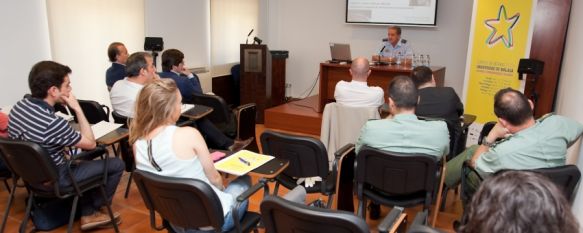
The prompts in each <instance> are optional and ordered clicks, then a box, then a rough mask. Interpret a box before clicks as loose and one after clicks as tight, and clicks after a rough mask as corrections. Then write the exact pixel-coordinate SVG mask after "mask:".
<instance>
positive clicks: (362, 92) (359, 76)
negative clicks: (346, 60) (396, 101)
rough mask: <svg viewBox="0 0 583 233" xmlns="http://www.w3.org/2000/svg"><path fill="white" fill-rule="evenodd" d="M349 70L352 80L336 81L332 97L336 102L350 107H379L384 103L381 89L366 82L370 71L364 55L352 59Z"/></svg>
mask: <svg viewBox="0 0 583 233" xmlns="http://www.w3.org/2000/svg"><path fill="white" fill-rule="evenodd" d="M349 71H350V76H352V81H350V82H346V81H340V82H338V83H336V87H335V89H334V98H335V99H336V102H337V103H340V104H343V105H346V106H351V107H380V106H381V105H382V104H384V103H385V98H384V96H385V93H384V92H383V89H382V88H380V87H369V86H368V84H367V79H368V76H369V75H370V72H371V71H370V67H369V64H368V59H366V58H364V57H358V58H356V59H354V60H353V61H352V65H351V67H350V70H349Z"/></svg>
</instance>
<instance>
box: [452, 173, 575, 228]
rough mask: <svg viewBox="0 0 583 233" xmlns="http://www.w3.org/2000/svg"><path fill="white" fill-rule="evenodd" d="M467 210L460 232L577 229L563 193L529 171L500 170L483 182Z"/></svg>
mask: <svg viewBox="0 0 583 233" xmlns="http://www.w3.org/2000/svg"><path fill="white" fill-rule="evenodd" d="M467 211H468V212H467V216H466V217H467V222H466V223H465V224H464V225H462V226H461V227H460V231H459V232H462V233H466V232H467V233H470V232H471V233H481V232H484V233H485V232H515V233H520V232H529V233H531V232H533V233H543V232H564V233H575V232H578V228H579V227H578V224H577V220H575V217H574V216H573V213H572V212H571V208H570V207H569V203H568V202H567V200H566V199H565V197H564V195H563V192H561V191H559V189H558V188H557V186H556V185H555V184H554V183H552V182H551V181H550V180H549V179H548V178H546V177H544V176H542V175H541V174H538V173H535V172H529V171H515V170H514V171H512V170H506V171H501V172H498V173H496V175H494V176H493V177H491V178H489V179H487V180H485V181H484V182H483V183H482V184H481V185H480V188H479V189H478V191H477V192H476V194H475V195H474V196H473V197H472V201H471V203H470V204H469V206H468V208H467Z"/></svg>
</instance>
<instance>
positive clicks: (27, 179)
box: [0, 139, 119, 233]
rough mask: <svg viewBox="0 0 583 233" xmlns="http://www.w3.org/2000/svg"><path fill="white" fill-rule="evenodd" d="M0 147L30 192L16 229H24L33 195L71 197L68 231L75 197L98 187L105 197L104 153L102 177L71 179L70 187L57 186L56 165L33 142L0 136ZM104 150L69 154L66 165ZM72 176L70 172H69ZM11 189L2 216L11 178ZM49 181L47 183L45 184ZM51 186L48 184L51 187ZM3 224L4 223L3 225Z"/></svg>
mask: <svg viewBox="0 0 583 233" xmlns="http://www.w3.org/2000/svg"><path fill="white" fill-rule="evenodd" d="M0 149H1V151H2V153H0V156H2V157H3V158H2V159H4V161H5V162H6V164H7V165H8V168H9V169H10V170H11V171H12V172H13V173H14V174H15V176H18V177H20V178H21V179H22V180H23V181H24V184H25V187H26V188H27V190H28V191H29V192H30V197H29V198H28V201H27V206H26V212H25V215H24V219H23V221H22V223H21V225H20V230H19V232H21V233H22V232H24V231H25V230H26V225H27V223H28V219H29V217H30V212H31V208H32V205H33V202H34V199H35V197H45V198H60V199H65V198H69V197H71V196H73V197H74V199H73V206H72V208H71V215H70V217H69V226H68V228H67V232H72V227H73V221H74V218H75V212H76V210H77V202H78V200H79V197H80V196H82V195H83V193H84V192H86V191H88V190H91V189H94V188H99V189H100V191H101V195H102V196H103V198H104V199H105V200H107V197H106V194H105V190H104V185H105V183H106V180H107V170H106V167H107V156H104V158H103V159H104V160H105V162H104V163H103V164H104V169H103V171H104V174H103V175H102V176H95V177H94V178H92V179H88V180H84V181H81V182H76V181H75V180H72V184H71V185H70V186H66V187H63V186H60V185H59V172H58V170H57V167H56V165H55V164H54V162H53V161H51V158H50V156H49V155H48V152H47V151H46V150H45V149H44V148H42V147H41V146H39V145H38V144H36V143H33V142H25V141H16V140H9V139H0ZM105 152H106V151H105V149H104V148H103V147H98V148H97V149H95V150H93V151H88V152H84V153H80V154H77V155H73V157H72V158H71V159H70V160H68V161H67V164H66V166H67V167H68V168H70V167H71V165H72V164H73V163H74V161H75V160H79V159H84V157H86V156H87V157H94V154H101V155H103V154H105ZM31 168H34V169H31ZM68 172H69V175H71V170H70V169H68ZM71 177H72V175H71ZM13 180H14V181H13V187H12V192H11V193H10V197H9V198H8V204H7V206H6V211H5V214H4V216H5V217H4V219H5V220H6V216H8V213H9V211H10V206H11V205H12V201H13V199H14V191H15V189H16V179H13ZM46 184H49V185H46ZM51 186H52V187H51ZM106 206H107V210H108V213H109V217H110V218H111V219H114V218H113V212H112V211H111V207H110V203H107V204H106ZM5 220H4V222H5ZM111 222H112V224H113V227H114V229H115V232H119V229H118V227H117V223H116V221H111ZM2 227H4V224H3V226H2Z"/></svg>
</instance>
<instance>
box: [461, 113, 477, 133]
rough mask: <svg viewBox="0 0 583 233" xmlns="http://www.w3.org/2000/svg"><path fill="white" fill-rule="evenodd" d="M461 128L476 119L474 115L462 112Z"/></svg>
mask: <svg viewBox="0 0 583 233" xmlns="http://www.w3.org/2000/svg"><path fill="white" fill-rule="evenodd" d="M461 120H462V130H465V129H467V128H468V127H470V125H472V124H473V123H474V122H475V121H476V116H475V115H472V114H464V115H463V116H462V119H461Z"/></svg>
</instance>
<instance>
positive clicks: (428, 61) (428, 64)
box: [426, 54, 431, 67]
mask: <svg viewBox="0 0 583 233" xmlns="http://www.w3.org/2000/svg"><path fill="white" fill-rule="evenodd" d="M426 60H427V67H429V66H431V60H430V59H429V54H427V59H426Z"/></svg>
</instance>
